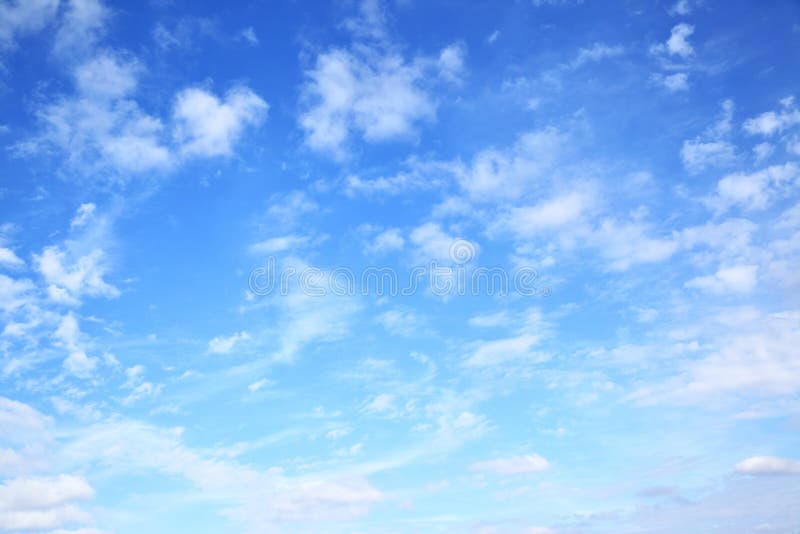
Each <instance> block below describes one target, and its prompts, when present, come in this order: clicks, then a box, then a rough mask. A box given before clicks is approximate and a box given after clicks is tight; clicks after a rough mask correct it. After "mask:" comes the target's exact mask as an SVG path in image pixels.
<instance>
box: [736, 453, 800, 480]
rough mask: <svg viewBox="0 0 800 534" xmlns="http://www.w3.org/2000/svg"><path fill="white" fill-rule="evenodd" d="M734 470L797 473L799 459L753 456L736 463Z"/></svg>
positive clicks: (761, 472)
mask: <svg viewBox="0 0 800 534" xmlns="http://www.w3.org/2000/svg"><path fill="white" fill-rule="evenodd" d="M736 471H737V472H739V473H744V474H746V475H798V474H800V461H798V460H792V459H790V458H779V457H777V456H753V457H752V458H747V459H746V460H742V461H741V462H739V463H738V464H736Z"/></svg>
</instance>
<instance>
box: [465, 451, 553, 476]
mask: <svg viewBox="0 0 800 534" xmlns="http://www.w3.org/2000/svg"><path fill="white" fill-rule="evenodd" d="M549 468H550V462H548V461H547V460H545V459H544V458H542V457H541V456H539V455H538V454H526V455H524V456H514V457H510V458H497V459H495V460H485V461H482V462H475V463H474V464H472V465H471V466H470V469H472V470H473V471H483V472H487V473H493V474H495V475H503V476H508V475H522V474H526V473H539V472H541V471H546V470H547V469H549Z"/></svg>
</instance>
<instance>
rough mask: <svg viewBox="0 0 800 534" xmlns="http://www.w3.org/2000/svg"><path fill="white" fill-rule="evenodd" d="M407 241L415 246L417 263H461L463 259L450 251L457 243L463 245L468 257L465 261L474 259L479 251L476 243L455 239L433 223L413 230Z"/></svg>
mask: <svg viewBox="0 0 800 534" xmlns="http://www.w3.org/2000/svg"><path fill="white" fill-rule="evenodd" d="M409 240H410V241H411V243H413V244H414V245H415V246H416V251H415V256H416V257H415V260H417V261H419V262H426V261H431V260H436V261H440V262H444V263H451V262H452V261H454V260H456V259H458V260H459V261H461V260H462V259H463V258H461V257H459V258H455V257H454V256H453V252H454V251H453V250H452V249H453V247H455V246H456V244H457V243H461V244H463V245H464V247H463V248H464V252H465V253H466V255H467V256H469V257H468V258H467V261H469V260H472V259H474V258H475V256H476V255H477V252H478V251H479V249H480V248H479V246H478V244H477V243H475V242H472V241H468V240H465V239H459V238H456V237H455V236H452V235H450V234H448V233H447V232H445V231H444V230H442V227H441V226H440V225H439V224H437V223H433V222H428V223H424V224H421V225H420V226H418V227H416V228H414V229H413V230H412V231H411V235H410V236H409Z"/></svg>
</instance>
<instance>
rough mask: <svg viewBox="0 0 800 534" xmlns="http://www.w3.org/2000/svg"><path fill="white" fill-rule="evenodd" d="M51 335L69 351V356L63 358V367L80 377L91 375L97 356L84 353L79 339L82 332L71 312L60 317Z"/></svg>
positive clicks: (95, 365)
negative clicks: (93, 356)
mask: <svg viewBox="0 0 800 534" xmlns="http://www.w3.org/2000/svg"><path fill="white" fill-rule="evenodd" d="M53 337H55V339H56V344H57V345H59V346H61V347H63V348H64V349H66V350H67V351H68V352H69V356H67V358H66V359H65V360H64V364H63V365H64V368H65V369H66V370H67V371H69V372H70V373H71V374H73V375H75V376H77V377H80V378H88V377H89V376H91V374H92V372H93V371H94V369H95V368H96V367H97V358H92V357H90V356H87V355H86V351H85V350H84V348H83V343H82V341H81V338H82V337H83V334H82V333H81V330H80V327H79V326H78V320H77V319H76V318H75V316H74V315H73V314H72V313H68V314H66V315H64V316H63V317H62V318H61V322H60V323H59V325H58V328H57V329H56V331H55V332H54V333H53Z"/></svg>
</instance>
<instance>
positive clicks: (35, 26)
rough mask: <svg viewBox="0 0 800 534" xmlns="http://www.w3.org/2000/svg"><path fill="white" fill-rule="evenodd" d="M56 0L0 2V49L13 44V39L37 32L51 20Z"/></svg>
mask: <svg viewBox="0 0 800 534" xmlns="http://www.w3.org/2000/svg"><path fill="white" fill-rule="evenodd" d="M57 10H58V0H11V1H9V2H3V3H2V4H0V49H2V48H8V47H11V46H13V45H14V44H15V42H14V41H15V39H16V38H17V37H21V36H23V35H26V34H29V33H33V32H37V31H39V30H41V29H42V28H44V27H45V25H47V24H48V23H49V22H51V21H52V20H53V19H54V18H55V16H56V11H57Z"/></svg>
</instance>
